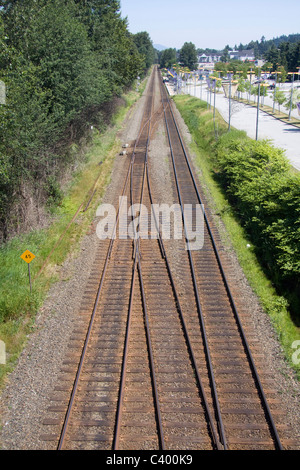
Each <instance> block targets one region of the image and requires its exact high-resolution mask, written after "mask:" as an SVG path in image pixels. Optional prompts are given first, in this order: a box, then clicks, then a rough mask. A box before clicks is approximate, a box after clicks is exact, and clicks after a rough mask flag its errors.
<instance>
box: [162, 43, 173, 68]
mask: <svg viewBox="0 0 300 470" xmlns="http://www.w3.org/2000/svg"><path fill="white" fill-rule="evenodd" d="M176 62H177V56H176V49H172V48H169V49H165V50H164V51H162V53H161V56H160V67H161V68H170V67H172V65H173V64H175V63H176Z"/></svg>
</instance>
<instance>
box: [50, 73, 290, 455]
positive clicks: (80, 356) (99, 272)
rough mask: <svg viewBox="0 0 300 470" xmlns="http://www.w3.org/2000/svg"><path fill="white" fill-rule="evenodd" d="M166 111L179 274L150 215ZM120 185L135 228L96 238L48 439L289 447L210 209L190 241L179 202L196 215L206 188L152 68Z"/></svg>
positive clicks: (93, 445)
mask: <svg viewBox="0 0 300 470" xmlns="http://www.w3.org/2000/svg"><path fill="white" fill-rule="evenodd" d="M158 96H160V97H161V98H159V99H158ZM159 119H164V121H165V129H166V134H167V138H168V141H169V145H170V159H171V165H172V168H173V176H172V178H173V183H174V194H176V195H177V201H176V202H177V203H178V204H179V208H180V211H181V220H182V227H183V232H184V234H185V235H186V237H184V238H183V239H181V240H175V242H174V241H173V242H172V243H176V244H177V247H178V256H179V259H178V264H177V269H176V272H174V265H173V262H172V260H171V258H172V254H171V253H170V247H172V243H171V244H168V243H167V244H166V243H165V240H164V238H163V236H162V227H161V225H160V220H159V219H158V218H157V216H156V215H155V214H154V213H153V212H152V207H153V204H155V203H156V199H155V194H154V193H153V191H152V183H151V171H150V170H149V167H150V165H149V158H148V157H149V145H150V142H151V137H152V134H153V131H154V129H155V126H156V125H157V124H158V122H159ZM120 194H122V196H123V197H126V198H127V200H128V201H130V205H131V207H134V209H135V212H133V213H132V214H128V215H127V217H126V218H125V220H124V217H123V218H122V223H124V224H125V225H126V224H127V225H126V227H128V226H130V227H131V228H132V233H130V234H128V235H127V237H124V238H122V239H121V238H120V237H119V236H116V237H115V238H114V237H113V238H111V239H107V240H101V242H100V247H101V249H99V253H98V254H97V256H96V258H95V264H94V268H93V269H92V271H91V277H90V282H89V284H88V286H87V287H86V291H85V296H86V297H84V298H83V302H82V306H81V311H80V315H79V316H78V323H77V325H76V328H75V329H74V335H73V338H72V341H71V344H70V347H69V349H68V351H69V352H68V354H67V356H66V358H65V362H64V365H63V367H62V370H61V377H60V381H59V383H58V384H57V386H56V388H55V390H54V392H53V395H52V396H51V397H50V398H51V405H50V406H49V408H48V411H47V413H48V414H47V417H46V418H45V420H44V424H45V426H47V427H48V428H49V429H50V432H49V433H48V434H45V435H44V436H43V439H46V440H49V441H50V442H51V445H53V446H54V445H55V447H56V448H57V449H102V450H111V449H114V450H142V449H143V450H147V449H148V450H153V449H161V450H165V449H168V450H178V449H181V450H184V449H190V450H192V449H195V450H199V449H201V450H212V449H218V450H223V449H224V450H226V449H282V448H283V446H282V443H281V441H280V438H279V435H278V431H277V429H276V426H275V423H274V419H273V416H272V413H271V410H270V407H269V404H268V402H267V399H266V396H265V394H264V391H263V388H262V384H261V381H260V377H259V374H258V372H257V369H256V367H255V364H254V360H253V356H252V353H251V351H250V348H249V346H248V342H247V339H246V335H245V332H244V330H243V327H242V322H241V320H240V317H239V315H238V312H237V308H236V304H235V301H234V299H233V296H232V294H231V291H230V287H229V285H228V282H227V279H226V276H225V273H224V268H223V266H222V262H221V257H220V255H219V252H218V249H217V244H216V241H215V238H214V235H213V230H212V229H211V225H210V223H209V221H208V219H207V216H206V214H205V212H204V219H203V220H204V226H203V230H204V232H203V233H204V244H203V247H202V248H201V249H198V250H189V249H186V247H189V243H190V241H189V239H188V236H187V225H185V224H186V212H184V207H185V205H186V204H191V205H192V208H193V209H192V210H193V215H194V217H193V220H195V208H196V206H198V207H201V210H202V208H203V207H202V206H201V204H202V197H201V196H200V194H201V192H200V188H199V187H198V182H197V181H196V178H195V177H194V176H193V169H192V165H191V163H190V161H189V157H188V155H187V152H186V150H185V148H184V144H183V140H182V138H181V136H180V132H179V129H178V126H177V124H176V120H175V118H174V113H173V110H172V103H170V101H169V99H168V96H167V93H166V89H165V88H164V86H163V83H162V80H161V77H160V75H159V72H158V71H157V69H154V71H153V73H152V76H151V79H150V80H149V83H148V88H147V94H146V99H145V111H144V115H143V118H142V122H141V127H140V132H139V135H138V137H137V139H136V141H135V143H134V145H133V149H132V154H131V156H130V158H129V160H128V169H127V174H126V175H125V178H124V185H123V187H122V188H121V190H120ZM134 204H135V205H136V206H133V205H134ZM141 208H146V210H145V211H143V210H141ZM120 221H121V218H120V212H118V213H117V219H116V223H115V225H114V230H115V231H116V235H117V225H118V223H120ZM153 221H154V232H155V234H156V235H155V237H152V238H151V237H149V233H143V230H144V227H146V228H149V226H150V224H152V225H151V227H152V229H153ZM190 228H191V227H190ZM192 228H193V229H195V226H194V225H193V226H192ZM179 281H180V282H181V283H183V284H184V292H185V295H184V296H182V290H180V289H179V288H178V283H179ZM179 291H180V293H179Z"/></svg>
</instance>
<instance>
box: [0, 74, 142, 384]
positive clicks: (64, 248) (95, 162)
mask: <svg viewBox="0 0 300 470" xmlns="http://www.w3.org/2000/svg"><path fill="white" fill-rule="evenodd" d="M145 85H146V80H145V81H144V82H143V83H142V85H141V87H140V90H139V92H137V91H130V92H128V93H126V95H124V96H123V98H124V101H125V105H124V106H121V107H120V108H119V109H118V110H117V111H116V113H115V114H114V116H113V117H112V121H111V124H110V126H109V127H108V128H107V129H106V130H105V131H104V132H102V133H100V132H99V131H97V130H96V129H93V131H92V132H93V137H92V143H91V145H90V146H89V148H88V149H87V151H86V154H85V159H84V162H83V163H82V164H81V165H80V168H79V169H78V170H77V172H76V174H74V175H73V177H72V181H71V183H70V184H69V186H68V188H67V189H66V190H65V196H64V198H63V200H62V202H61V204H60V205H59V207H56V208H52V212H53V214H52V219H51V220H52V221H51V223H50V225H49V226H48V227H47V228H46V229H42V230H34V231H32V232H30V233H26V234H23V235H21V236H17V237H14V238H13V239H12V240H10V241H9V242H7V243H6V244H3V245H1V246H0V278H1V285H0V341H1V342H2V343H1V344H2V345H3V343H4V345H5V354H3V350H2V355H1V354H0V359H1V358H2V362H3V363H0V388H2V387H3V386H4V384H5V382H6V378H7V376H8V373H10V372H11V371H12V370H13V368H14V366H15V364H16V361H17V359H18V357H19V355H20V353H21V351H22V350H23V348H24V345H25V343H26V340H27V337H28V335H29V334H30V333H31V332H32V331H33V329H34V320H35V315H36V313H37V311H38V309H39V308H40V307H41V305H42V304H43V302H44V300H45V297H46V295H47V292H48V290H49V288H50V286H51V285H52V284H53V282H55V281H56V280H57V279H58V274H59V266H60V265H61V264H62V263H63V262H64V260H65V259H66V258H67V256H68V255H70V254H71V253H72V254H73V253H76V250H78V249H79V243H78V242H79V240H80V239H81V238H82V237H83V236H84V235H85V234H86V233H87V231H88V229H89V227H90V225H91V222H92V219H93V217H94V214H95V210H96V207H97V206H98V204H99V202H100V200H101V198H102V196H103V194H104V192H105V189H106V187H107V185H108V183H109V181H110V176H111V171H112V167H113V163H114V158H115V155H116V154H117V153H118V151H119V149H120V143H119V141H118V139H117V133H118V131H119V130H120V128H121V126H122V123H123V122H124V119H125V118H126V115H127V113H128V112H129V110H130V109H131V107H132V105H133V104H134V103H135V102H136V101H137V99H138V98H139V97H140V96H141V94H142V92H143V90H144V87H145ZM94 191H95V193H94V195H93V198H92V199H91V195H92V194H93V192H94ZM88 203H89V204H90V205H89V210H87V211H84V209H85V207H86V205H87V204H88ZM27 249H28V250H30V251H31V252H32V253H33V254H34V255H35V256H36V258H35V259H34V260H33V261H32V262H31V264H30V268H31V278H32V280H33V288H32V292H30V288H29V276H28V266H27V263H25V261H23V260H22V259H21V258H20V256H21V254H22V253H23V252H24V251H25V250H27ZM1 344H0V347H1ZM3 356H4V357H3Z"/></svg>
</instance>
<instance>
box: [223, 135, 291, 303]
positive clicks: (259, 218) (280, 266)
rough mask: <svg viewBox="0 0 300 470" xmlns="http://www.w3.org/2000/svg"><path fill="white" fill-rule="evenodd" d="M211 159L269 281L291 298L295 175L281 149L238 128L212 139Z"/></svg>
mask: <svg viewBox="0 0 300 470" xmlns="http://www.w3.org/2000/svg"><path fill="white" fill-rule="evenodd" d="M216 161H217V168H218V171H219V178H220V181H221V182H222V186H223V187H224V188H225V189H226V192H227V194H228V196H229V198H230V200H231V202H232V203H233V205H234V207H235V209H236V211H237V213H238V214H239V218H240V220H241V221H242V223H243V225H244V227H245V228H246V230H247V232H248V233H249V235H250V237H251V239H252V241H253V243H254V245H255V247H256V251H257V254H258V256H259V258H260V259H261V260H263V261H262V262H263V264H264V267H265V269H266V271H267V272H268V273H269V275H270V276H271V278H272V280H273V282H274V284H275V285H277V287H278V288H279V289H284V290H285V291H288V292H289V293H290V295H291V296H292V295H293V293H297V292H299V287H300V176H299V174H294V173H293V172H291V170H290V166H289V163H288V161H287V159H286V158H285V157H284V156H283V151H281V150H280V149H277V148H274V147H273V146H272V145H270V144H268V143H267V142H260V141H253V140H250V139H248V138H246V137H245V136H244V135H243V134H242V133H240V132H238V133H228V134H224V135H223V136H222V137H221V138H220V139H219V140H218V142H217V144H216ZM294 300H295V299H294Z"/></svg>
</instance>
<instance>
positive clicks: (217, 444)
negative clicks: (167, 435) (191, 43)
mask: <svg viewBox="0 0 300 470" xmlns="http://www.w3.org/2000/svg"><path fill="white" fill-rule="evenodd" d="M145 174H146V177H147V185H148V193H149V199H150V203H151V207H153V197H152V191H151V185H150V176H149V167H148V152H147V153H146V158H145V167H144V175H145ZM143 190H144V184H143V189H142V194H143ZM141 203H142V199H141ZM153 215H154V220H155V224H156V228H157V232H158V242H159V245H160V250H161V255H162V258H163V259H164V260H165V263H166V268H167V272H168V275H169V279H170V282H171V286H172V290H173V293H174V297H175V303H176V307H177V311H178V313H179V317H180V321H181V325H182V328H183V332H184V337H185V340H186V344H187V348H188V352H189V355H190V358H191V362H192V364H193V369H194V371H195V374H196V380H197V384H198V389H199V391H200V395H201V397H202V400H203V403H204V409H205V413H206V417H207V421H208V423H209V426H210V430H211V433H212V439H213V441H214V444H215V447H216V448H217V449H218V450H220V449H221V445H220V442H219V438H218V433H217V431H216V429H215V426H214V422H213V418H212V414H211V411H210V406H209V403H208V400H207V397H206V393H205V390H204V387H203V384H202V380H201V377H200V374H199V368H198V366H197V361H196V357H195V354H194V351H193V347H192V344H191V340H190V338H189V334H188V329H187V327H186V323H185V320H184V315H183V311H182V308H181V305H180V301H179V296H178V294H177V290H176V287H175V281H174V277H173V275H172V271H171V267H170V264H169V261H168V258H167V255H166V251H165V248H164V243H163V240H162V236H161V231H160V230H159V225H158V221H157V218H156V215H155V213H154V212H153ZM138 267H139V272H140V276H141V279H142V266H141V260H140V257H139V262H138ZM145 308H146V302H145Z"/></svg>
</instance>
